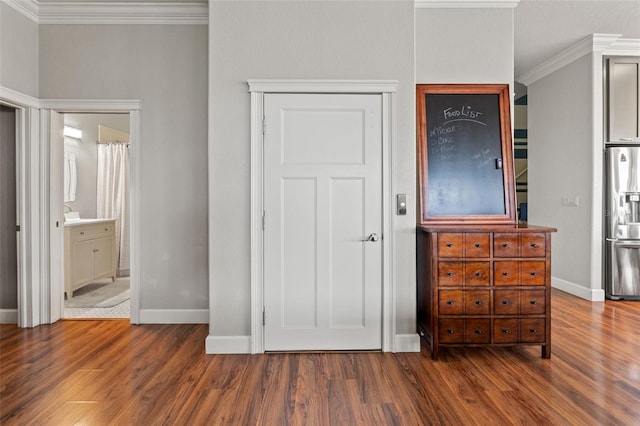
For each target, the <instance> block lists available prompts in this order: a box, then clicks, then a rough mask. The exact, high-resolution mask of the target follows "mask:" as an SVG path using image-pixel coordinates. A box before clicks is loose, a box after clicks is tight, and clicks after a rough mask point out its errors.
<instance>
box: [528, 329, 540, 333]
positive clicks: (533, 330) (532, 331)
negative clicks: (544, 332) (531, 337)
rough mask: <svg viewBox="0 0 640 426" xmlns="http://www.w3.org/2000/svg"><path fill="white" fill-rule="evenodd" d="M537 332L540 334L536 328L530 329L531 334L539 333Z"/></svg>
mask: <svg viewBox="0 0 640 426" xmlns="http://www.w3.org/2000/svg"><path fill="white" fill-rule="evenodd" d="M537 332H538V330H536V329H535V328H530V329H529V333H537Z"/></svg>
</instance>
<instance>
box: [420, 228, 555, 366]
mask: <svg viewBox="0 0 640 426" xmlns="http://www.w3.org/2000/svg"><path fill="white" fill-rule="evenodd" d="M551 232H555V229H553V228H545V227H537V226H532V225H529V226H527V225H433V226H428V225H423V226H418V230H417V268H418V286H417V287H418V289H417V291H418V295H417V296H418V312H417V314H418V332H419V333H420V335H421V336H422V337H424V338H425V339H426V341H427V342H428V344H429V347H430V348H431V356H432V358H434V359H436V358H437V357H438V351H439V348H440V347H441V346H461V345H463V346H489V345H491V346H507V345H541V346H542V357H543V358H549V357H551V297H550V296H551V291H550V290H551V285H550V284H551V234H550V233H551Z"/></svg>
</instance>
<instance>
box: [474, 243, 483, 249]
mask: <svg viewBox="0 0 640 426" xmlns="http://www.w3.org/2000/svg"><path fill="white" fill-rule="evenodd" d="M474 245H475V246H476V248H480V247H482V244H480V243H475V244H474Z"/></svg>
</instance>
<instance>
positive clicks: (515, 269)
mask: <svg viewBox="0 0 640 426" xmlns="http://www.w3.org/2000/svg"><path fill="white" fill-rule="evenodd" d="M493 283H494V284H495V285H497V286H500V285H519V284H520V262H494V264H493Z"/></svg>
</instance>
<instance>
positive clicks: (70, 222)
mask: <svg viewBox="0 0 640 426" xmlns="http://www.w3.org/2000/svg"><path fill="white" fill-rule="evenodd" d="M114 220H116V219H115V218H113V219H73V220H67V221H65V222H64V226H79V225H91V224H94V223H105V222H113V221H114Z"/></svg>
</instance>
